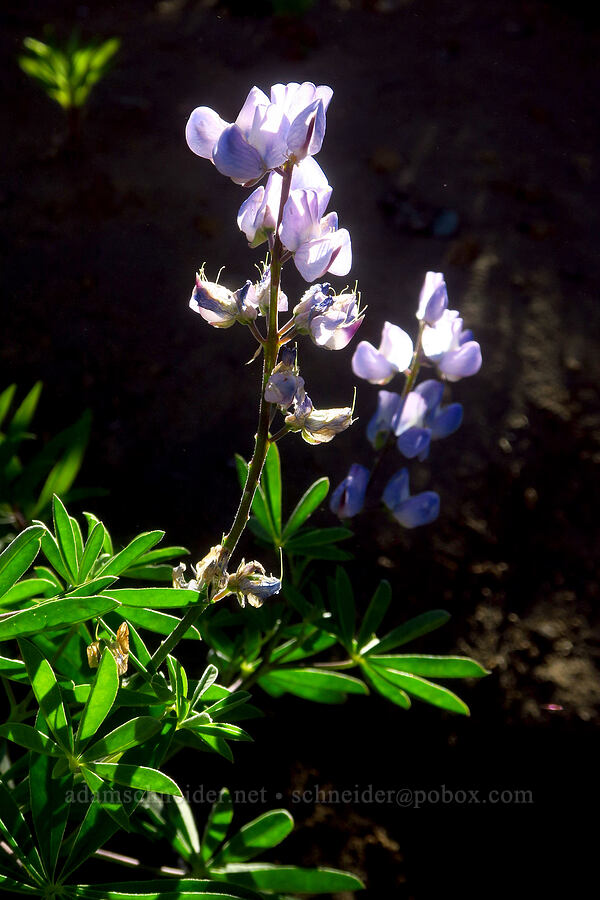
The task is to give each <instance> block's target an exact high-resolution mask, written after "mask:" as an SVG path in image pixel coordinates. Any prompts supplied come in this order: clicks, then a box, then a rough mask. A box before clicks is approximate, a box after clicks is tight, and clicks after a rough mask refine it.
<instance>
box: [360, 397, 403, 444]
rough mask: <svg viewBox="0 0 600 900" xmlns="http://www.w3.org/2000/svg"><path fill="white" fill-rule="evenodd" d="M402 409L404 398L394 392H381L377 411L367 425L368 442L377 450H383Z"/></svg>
mask: <svg viewBox="0 0 600 900" xmlns="http://www.w3.org/2000/svg"><path fill="white" fill-rule="evenodd" d="M401 407H402V397H401V396H400V394H395V393H394V392H393V391H379V393H378V395H377V409H376V410H375V414H374V415H373V417H372V418H371V420H370V422H369V424H368V425H367V440H369V441H370V442H371V443H372V444H373V447H374V448H375V450H381V448H382V447H383V446H384V444H385V442H386V441H387V439H388V437H389V436H390V434H391V432H392V431H393V426H394V422H395V420H396V418H397V416H398V413H399V412H400V409H401Z"/></svg>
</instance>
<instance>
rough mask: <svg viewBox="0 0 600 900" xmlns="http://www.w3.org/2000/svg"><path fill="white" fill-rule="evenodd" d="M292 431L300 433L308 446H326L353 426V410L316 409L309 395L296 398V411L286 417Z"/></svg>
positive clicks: (299, 395)
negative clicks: (337, 435)
mask: <svg viewBox="0 0 600 900" xmlns="http://www.w3.org/2000/svg"><path fill="white" fill-rule="evenodd" d="M285 424H286V425H287V426H288V428H289V429H290V431H299V432H300V433H301V434H302V437H303V439H304V440H305V441H306V443H307V444H326V443H328V441H331V440H332V439H333V438H334V437H335V436H336V434H340V432H342V431H345V430H346V428H349V427H350V425H352V409H351V408H350V407H349V406H345V407H342V408H340V409H315V408H314V406H313V403H312V400H311V399H310V397H309V396H308V394H306V393H304V392H302V393H298V394H297V395H296V396H295V397H294V410H293V412H291V413H288V415H287V416H286V417H285Z"/></svg>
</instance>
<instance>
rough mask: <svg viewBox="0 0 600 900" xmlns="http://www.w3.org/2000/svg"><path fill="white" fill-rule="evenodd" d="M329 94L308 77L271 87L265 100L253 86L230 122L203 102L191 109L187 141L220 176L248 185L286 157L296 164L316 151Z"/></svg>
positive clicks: (322, 128)
mask: <svg viewBox="0 0 600 900" xmlns="http://www.w3.org/2000/svg"><path fill="white" fill-rule="evenodd" d="M332 96H333V91H332V90H331V88H330V87H327V86H326V85H320V86H319V87H316V86H315V85H314V84H312V83H311V82H308V81H306V82H304V83H303V84H297V83H296V82H291V83H290V84H287V85H284V84H276V85H273V87H272V88H271V98H270V99H269V97H267V95H266V94H265V93H264V92H263V91H261V90H260V89H259V88H257V87H253V88H252V89H251V91H250V93H249V94H248V96H247V98H246V101H245V103H244V105H243V106H242V109H241V110H240V113H239V115H238V117H237V119H236V120H235V122H234V123H232V124H230V123H229V122H226V121H225V120H224V119H222V118H221V117H220V116H219V115H218V113H216V112H215V111H214V110H213V109H210V108H209V107H207V106H199V107H198V108H197V109H195V110H194V111H193V112H192V114H191V116H190V118H189V120H188V123H187V126H186V129H185V136H186V140H187V143H188V146H189V147H190V149H191V150H192V151H193V152H194V153H196V154H197V155H198V156H202V157H203V158H204V159H210V160H211V161H212V162H213V163H214V165H215V166H216V168H217V169H218V171H219V172H221V174H222V175H227V176H228V177H229V178H231V180H232V181H234V182H235V183H236V184H243V185H252V184H255V183H256V182H257V181H259V180H260V179H261V178H262V176H263V175H264V174H265V172H268V171H269V170H271V169H276V168H277V167H278V166H281V165H283V164H284V163H285V162H286V160H288V159H290V160H292V161H293V162H300V161H301V160H302V159H304V158H305V157H307V156H313V155H314V154H315V153H318V152H319V150H320V149H321V145H322V143H323V138H324V136H325V113H326V110H327V107H328V105H329V101H330V100H331V97H332Z"/></svg>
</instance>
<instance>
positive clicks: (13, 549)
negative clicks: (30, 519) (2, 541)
mask: <svg viewBox="0 0 600 900" xmlns="http://www.w3.org/2000/svg"><path fill="white" fill-rule="evenodd" d="M43 533H44V528H43V526H41V525H31V526H30V527H29V528H25V530H24V531H22V532H21V533H20V534H19V535H17V537H16V538H15V539H14V541H11V543H10V544H9V545H8V547H7V548H6V549H5V550H3V552H2V553H0V597H1V596H2V595H3V594H5V593H6V592H7V591H8V590H10V588H12V587H13V585H14V584H15V583H16V582H17V581H18V580H19V578H20V577H21V575H23V574H24V573H25V572H26V571H27V569H28V568H29V567H30V565H31V564H32V562H33V560H34V559H35V558H36V556H37V554H38V550H39V548H40V540H41V537H42V534H43Z"/></svg>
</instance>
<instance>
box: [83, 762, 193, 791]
mask: <svg viewBox="0 0 600 900" xmlns="http://www.w3.org/2000/svg"><path fill="white" fill-rule="evenodd" d="M87 768H88V769H91V771H92V772H95V773H96V775H99V776H100V778H103V779H105V780H106V781H109V782H111V783H113V782H114V784H122V785H124V786H125V787H129V788H134V789H136V790H141V791H156V793H157V794H173V795H174V796H175V797H181V796H182V794H181V791H180V789H179V788H178V787H177V785H176V784H175V782H174V781H173V779H172V778H169V776H168V775H165V774H164V772H159V771H158V769H152V768H149V767H148V766H138V765H131V764H129V763H98V762H94V763H88V764H87Z"/></svg>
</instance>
